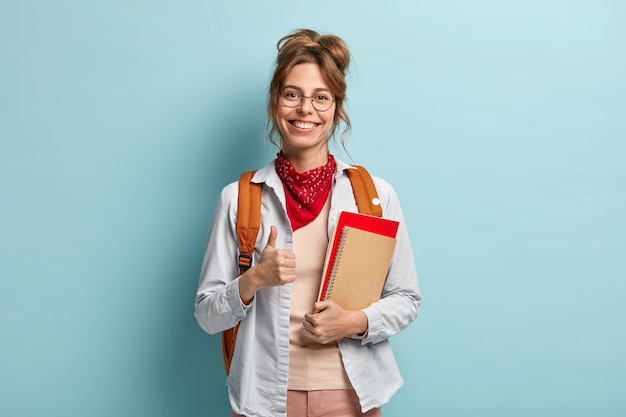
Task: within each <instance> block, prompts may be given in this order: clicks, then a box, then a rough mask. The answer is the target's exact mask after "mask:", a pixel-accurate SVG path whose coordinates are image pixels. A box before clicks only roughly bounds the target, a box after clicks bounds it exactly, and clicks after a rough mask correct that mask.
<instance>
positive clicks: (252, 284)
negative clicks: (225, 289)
mask: <svg viewBox="0 0 626 417" xmlns="http://www.w3.org/2000/svg"><path fill="white" fill-rule="evenodd" d="M254 269H255V267H252V268H250V269H248V270H247V271H246V272H244V273H243V274H241V275H240V276H239V298H241V301H242V302H243V303H244V304H246V305H247V304H250V302H252V299H253V298H254V295H255V294H256V292H257V291H258V290H259V287H258V284H257V279H256V274H255V273H254V272H255V271H254Z"/></svg>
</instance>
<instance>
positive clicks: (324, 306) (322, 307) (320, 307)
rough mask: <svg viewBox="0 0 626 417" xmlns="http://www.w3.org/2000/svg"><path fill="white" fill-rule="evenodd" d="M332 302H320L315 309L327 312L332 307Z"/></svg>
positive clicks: (315, 305)
mask: <svg viewBox="0 0 626 417" xmlns="http://www.w3.org/2000/svg"><path fill="white" fill-rule="evenodd" d="M331 303H332V301H331V300H324V301H318V302H316V303H315V304H314V307H315V311H318V312H319V311H324V310H326V309H327V308H328V307H330V305H331Z"/></svg>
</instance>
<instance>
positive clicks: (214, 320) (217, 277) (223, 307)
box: [195, 183, 254, 334]
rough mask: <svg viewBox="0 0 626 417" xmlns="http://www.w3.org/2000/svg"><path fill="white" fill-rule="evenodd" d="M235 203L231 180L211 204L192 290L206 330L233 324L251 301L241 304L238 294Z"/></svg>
mask: <svg viewBox="0 0 626 417" xmlns="http://www.w3.org/2000/svg"><path fill="white" fill-rule="evenodd" d="M236 206H237V183H232V184H229V185H228V186H226V187H225V188H224V189H223V190H222V193H221V194H220V197H219V199H218V202H217V205H216V207H215V211H214V214H213V218H212V220H211V226H210V228H209V234H208V237H207V242H206V246H205V251H204V260H203V262H202V269H201V272H200V279H199V283H198V292H197V294H196V302H195V317H196V320H197V321H198V324H199V325H200V327H201V328H202V329H204V330H205V331H206V332H208V333H210V334H214V333H218V332H221V331H223V330H226V329H230V328H231V327H234V326H235V325H236V324H237V323H238V322H239V321H240V320H241V319H243V318H244V317H245V316H246V313H247V312H248V310H249V309H250V308H252V307H253V305H254V300H253V301H252V302H251V304H250V305H248V306H246V305H244V304H243V302H242V301H241V298H240V297H239V277H238V276H239V271H238V266H237V256H238V252H239V245H238V242H237V232H236V229H235V220H236V215H237V212H236V211H237V210H236Z"/></svg>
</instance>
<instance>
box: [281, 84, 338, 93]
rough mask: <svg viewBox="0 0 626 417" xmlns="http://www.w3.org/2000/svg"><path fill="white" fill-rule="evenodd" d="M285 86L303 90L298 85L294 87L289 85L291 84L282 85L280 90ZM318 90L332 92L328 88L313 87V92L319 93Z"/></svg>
mask: <svg viewBox="0 0 626 417" xmlns="http://www.w3.org/2000/svg"><path fill="white" fill-rule="evenodd" d="M287 88H293V89H294V90H298V91H303V90H302V89H301V88H300V87H296V86H295V85H291V84H288V85H286V86H284V87H283V88H282V90H285V89H287ZM320 91H328V92H329V93H331V94H332V92H331V91H330V90H329V89H328V88H314V89H313V92H314V93H319V92H320Z"/></svg>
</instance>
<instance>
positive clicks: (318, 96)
mask: <svg viewBox="0 0 626 417" xmlns="http://www.w3.org/2000/svg"><path fill="white" fill-rule="evenodd" d="M315 100H317V101H319V102H326V101H333V97H332V96H331V95H330V93H327V92H321V93H317V94H315Z"/></svg>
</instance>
